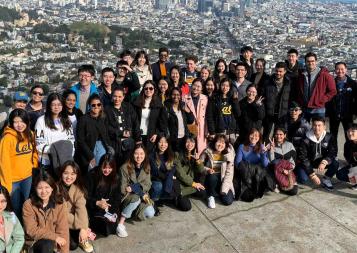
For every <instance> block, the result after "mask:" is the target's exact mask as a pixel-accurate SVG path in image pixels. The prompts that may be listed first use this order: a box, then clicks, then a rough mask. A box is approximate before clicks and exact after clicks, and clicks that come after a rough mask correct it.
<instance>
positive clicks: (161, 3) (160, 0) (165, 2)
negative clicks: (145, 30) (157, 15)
mask: <svg viewBox="0 0 357 253" xmlns="http://www.w3.org/2000/svg"><path fill="white" fill-rule="evenodd" d="M171 3H172V0H155V8H156V9H159V10H165V9H167V8H168V7H169V6H170V4H171Z"/></svg>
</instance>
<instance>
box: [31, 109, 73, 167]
mask: <svg viewBox="0 0 357 253" xmlns="http://www.w3.org/2000/svg"><path fill="white" fill-rule="evenodd" d="M56 126H57V128H58V129H57V130H54V129H50V128H48V127H47V126H46V125H45V115H42V116H41V117H39V118H38V119H37V122H36V125H35V134H36V147H37V151H38V154H39V159H40V161H41V157H42V149H43V147H45V145H47V146H46V147H45V148H44V151H43V157H42V164H44V165H49V164H50V159H49V157H48V150H49V148H50V147H51V145H52V143H54V142H57V141H60V140H69V141H71V142H72V145H73V154H72V155H74V134H73V128H72V127H71V128H70V129H69V130H64V129H63V126H62V123H59V124H58V125H57V124H56Z"/></svg>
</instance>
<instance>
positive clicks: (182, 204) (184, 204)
mask: <svg viewBox="0 0 357 253" xmlns="http://www.w3.org/2000/svg"><path fill="white" fill-rule="evenodd" d="M175 206H176V208H177V209H179V210H181V211H184V212H187V211H190V210H191V208H192V205H191V200H190V199H189V198H188V196H182V195H180V196H178V197H177V198H176V199H175Z"/></svg>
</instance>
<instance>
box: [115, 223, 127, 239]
mask: <svg viewBox="0 0 357 253" xmlns="http://www.w3.org/2000/svg"><path fill="white" fill-rule="evenodd" d="M117 236H119V237H127V236H128V232H126V228H125V226H124V225H123V224H118V226H117Z"/></svg>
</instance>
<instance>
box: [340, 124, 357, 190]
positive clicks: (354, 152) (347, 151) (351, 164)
mask: <svg viewBox="0 0 357 253" xmlns="http://www.w3.org/2000/svg"><path fill="white" fill-rule="evenodd" d="M347 137H348V139H347V141H346V142H345V145H344V147H343V156H344V157H345V159H346V162H347V163H348V165H347V166H345V167H343V168H342V169H340V170H339V171H337V173H336V177H337V178H338V179H339V180H341V181H344V182H350V183H351V184H352V189H354V190H357V181H354V180H356V179H357V175H356V174H357V173H356V172H355V171H354V170H356V169H352V168H356V167H357V124H355V123H354V124H351V126H350V127H349V128H348V130H347ZM349 173H352V175H350V176H351V180H350V179H349Z"/></svg>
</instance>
